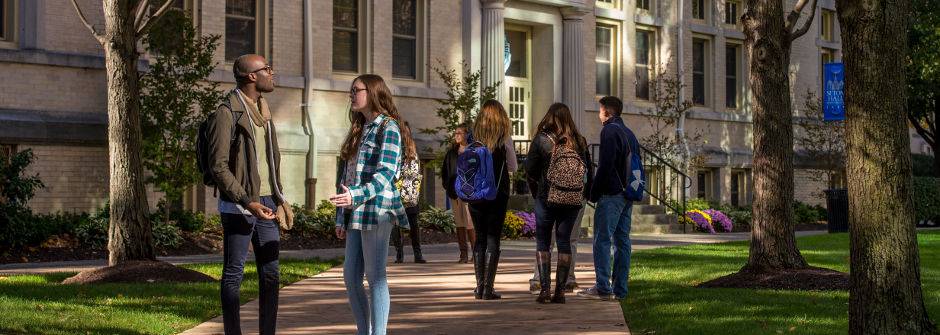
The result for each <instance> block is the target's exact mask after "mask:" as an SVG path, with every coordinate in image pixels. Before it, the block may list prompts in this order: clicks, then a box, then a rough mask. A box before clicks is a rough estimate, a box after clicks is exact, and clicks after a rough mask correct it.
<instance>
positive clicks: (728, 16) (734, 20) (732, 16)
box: [725, 0, 741, 25]
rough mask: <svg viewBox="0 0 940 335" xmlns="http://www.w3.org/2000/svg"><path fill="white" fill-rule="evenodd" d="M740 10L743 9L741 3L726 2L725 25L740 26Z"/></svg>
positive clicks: (736, 1) (736, 0) (730, 0)
mask: <svg viewBox="0 0 940 335" xmlns="http://www.w3.org/2000/svg"><path fill="white" fill-rule="evenodd" d="M738 8H741V3H740V1H738V0H725V24H730V25H738Z"/></svg>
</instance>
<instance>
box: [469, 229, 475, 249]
mask: <svg viewBox="0 0 940 335" xmlns="http://www.w3.org/2000/svg"><path fill="white" fill-rule="evenodd" d="M467 238H468V239H469V240H470V250H473V248H474V247H475V246H476V245H477V233H476V231H475V230H473V228H470V227H467Z"/></svg>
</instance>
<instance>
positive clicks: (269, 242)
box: [207, 55, 293, 334]
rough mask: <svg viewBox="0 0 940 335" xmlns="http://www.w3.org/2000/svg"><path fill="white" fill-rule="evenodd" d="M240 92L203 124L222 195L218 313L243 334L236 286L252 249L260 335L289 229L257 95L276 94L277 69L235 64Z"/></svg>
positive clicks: (267, 121) (268, 325) (242, 61)
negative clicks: (281, 243)
mask: <svg viewBox="0 0 940 335" xmlns="http://www.w3.org/2000/svg"><path fill="white" fill-rule="evenodd" d="M233 72H234V74H235V80H236V82H237V88H236V89H234V90H232V91H231V92H230V93H229V94H228V96H227V97H226V99H225V100H223V101H222V103H221V104H220V106H219V107H218V109H217V110H216V111H215V114H214V115H212V116H211V117H210V119H209V122H208V123H207V126H208V127H207V133H208V138H209V146H208V147H209V152H208V153H209V164H210V167H211V171H212V176H213V179H214V182H215V185H216V186H217V187H218V190H219V213H221V216H222V231H223V236H224V245H223V252H224V268H223V270H222V283H221V291H222V294H221V296H222V315H223V321H224V326H225V334H241V326H240V318H239V306H240V304H239V300H238V295H239V289H240V287H241V281H242V277H243V272H244V266H245V261H246V259H247V258H248V246H249V244H251V246H252V250H254V253H255V261H256V263H257V267H258V276H259V286H260V292H259V305H260V316H259V322H260V327H259V329H260V330H261V334H274V333H275V329H276V327H277V306H278V280H279V277H280V269H279V266H278V254H279V248H278V244H279V240H280V235H279V234H280V232H279V230H278V224H280V226H281V227H282V228H284V229H290V226H291V225H292V223H293V222H292V221H293V213H291V211H290V204H289V203H287V201H286V200H285V199H284V193H283V188H282V186H281V181H280V152H279V149H278V145H277V132H276V131H275V128H274V122H272V120H271V111H270V109H269V106H268V103H267V101H266V100H265V99H264V97H262V96H261V94H262V93H269V92H272V91H274V69H273V68H271V66H269V65H268V64H267V62H266V61H265V59H264V57H262V56H259V55H243V56H241V57H238V58H237V59H236V60H235V65H234V66H233Z"/></svg>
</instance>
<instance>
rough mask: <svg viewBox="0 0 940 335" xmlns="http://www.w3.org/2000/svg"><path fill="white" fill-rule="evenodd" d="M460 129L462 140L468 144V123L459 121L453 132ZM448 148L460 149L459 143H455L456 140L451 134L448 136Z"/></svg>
mask: <svg viewBox="0 0 940 335" xmlns="http://www.w3.org/2000/svg"><path fill="white" fill-rule="evenodd" d="M460 129H462V130H463V142H464V143H465V144H470V141H469V140H470V125H469V124H467V123H461V124H459V125H457V127H455V128H454V132H457V130H460ZM450 148H451V149H453V150H460V143H457V141H455V140H454V136H453V134H451V137H450Z"/></svg>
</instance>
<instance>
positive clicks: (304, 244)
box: [0, 228, 457, 264]
mask: <svg viewBox="0 0 940 335" xmlns="http://www.w3.org/2000/svg"><path fill="white" fill-rule="evenodd" d="M181 235H182V238H183V242H182V243H180V246H179V247H178V248H175V249H166V250H157V256H188V255H202V254H216V253H220V252H222V231H221V229H211V228H210V229H207V230H206V231H204V232H201V233H191V232H182V233H181ZM403 240H404V244H405V245H411V241H410V240H409V236H408V234H405V237H404V239H403ZM456 240H457V237H456V235H454V234H453V233H444V232H440V231H436V230H429V229H422V230H421V244H422V245H424V244H439V243H451V242H455V241H456ZM280 245H281V250H300V249H329V248H342V247H344V246H345V245H346V242H345V241H342V240H339V239H337V238H336V237H333V236H330V237H328V238H327V237H314V236H300V235H299V234H284V233H283V232H282V233H281V243H280ZM104 258H108V250H107V248H101V249H93V248H87V247H84V246H82V245H81V243H80V241H78V240H76V239H75V238H73V237H69V236H62V237H58V236H57V237H53V238H50V241H47V242H46V243H43V245H42V246H39V247H31V248H24V249H20V250H7V251H5V252H0V264H10V263H37V262H59V261H81V260H93V259H104Z"/></svg>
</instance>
